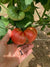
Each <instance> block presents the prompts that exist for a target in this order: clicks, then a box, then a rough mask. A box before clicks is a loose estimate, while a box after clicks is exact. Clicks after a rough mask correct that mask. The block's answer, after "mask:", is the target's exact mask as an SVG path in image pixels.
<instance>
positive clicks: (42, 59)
mask: <svg viewBox="0 0 50 67" xmlns="http://www.w3.org/2000/svg"><path fill="white" fill-rule="evenodd" d="M5 6H6V5H5ZM36 6H38V7H39V9H38V12H39V14H40V16H42V13H43V11H44V8H43V6H42V5H41V4H40V3H38V4H37V5H36ZM3 10H4V9H3ZM5 13H6V11H5V10H4V13H3V11H2V12H1V13H0V15H4V16H5V17H6V16H7V14H5ZM46 13H47V12H46ZM34 19H35V21H37V20H39V18H38V16H37V14H36V11H35V14H34ZM36 29H37V31H38V36H37V39H36V40H35V41H34V42H33V44H34V48H33V53H32V54H30V55H29V56H28V57H27V58H26V59H25V60H24V61H23V62H22V63H21V64H20V65H19V66H18V67H50V35H47V32H50V28H48V27H47V26H46V28H45V29H44V31H41V30H40V29H41V27H40V26H39V27H37V28H36Z"/></svg>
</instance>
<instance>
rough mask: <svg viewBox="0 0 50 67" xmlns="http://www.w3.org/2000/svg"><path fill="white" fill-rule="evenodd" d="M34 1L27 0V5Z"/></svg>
mask: <svg viewBox="0 0 50 67" xmlns="http://www.w3.org/2000/svg"><path fill="white" fill-rule="evenodd" d="M32 2H33V0H25V5H30V4H31V3H32Z"/></svg>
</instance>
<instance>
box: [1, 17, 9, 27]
mask: <svg viewBox="0 0 50 67" xmlns="http://www.w3.org/2000/svg"><path fill="white" fill-rule="evenodd" d="M1 20H2V22H3V23H4V25H5V26H7V25H8V24H9V20H8V18H5V17H3V16H2V17H1Z"/></svg>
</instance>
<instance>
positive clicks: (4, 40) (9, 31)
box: [1, 30, 11, 44]
mask: <svg viewBox="0 0 50 67" xmlns="http://www.w3.org/2000/svg"><path fill="white" fill-rule="evenodd" d="M10 37H11V30H8V32H7V34H6V35H5V36H4V37H3V39H2V40H1V42H2V43H4V44H6V43H7V42H8V41H9V39H10Z"/></svg>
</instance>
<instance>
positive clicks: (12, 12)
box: [7, 6, 25, 21]
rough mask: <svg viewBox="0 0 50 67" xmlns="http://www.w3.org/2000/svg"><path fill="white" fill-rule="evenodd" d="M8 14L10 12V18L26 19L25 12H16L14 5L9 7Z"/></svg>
mask: <svg viewBox="0 0 50 67" xmlns="http://www.w3.org/2000/svg"><path fill="white" fill-rule="evenodd" d="M7 14H8V16H9V18H10V19H12V20H14V21H20V20H22V19H24V17H25V13H24V12H19V13H16V11H15V7H14V6H9V7H8V10H7Z"/></svg>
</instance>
